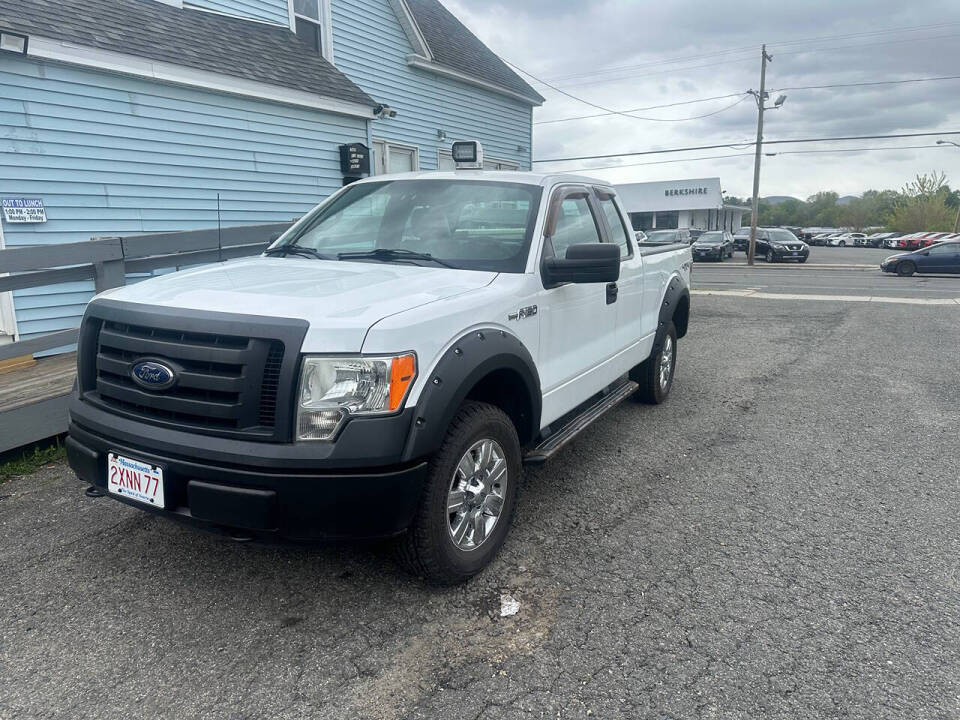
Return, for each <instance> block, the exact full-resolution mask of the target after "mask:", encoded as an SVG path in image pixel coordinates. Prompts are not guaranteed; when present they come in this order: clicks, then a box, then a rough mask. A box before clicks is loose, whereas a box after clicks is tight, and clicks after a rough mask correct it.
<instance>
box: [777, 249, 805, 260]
mask: <svg viewBox="0 0 960 720" xmlns="http://www.w3.org/2000/svg"><path fill="white" fill-rule="evenodd" d="M772 250H773V256H774V257H775V258H776V259H777V260H805V259H806V258H808V257H810V248H804V249H803V250H778V249H777V248H772Z"/></svg>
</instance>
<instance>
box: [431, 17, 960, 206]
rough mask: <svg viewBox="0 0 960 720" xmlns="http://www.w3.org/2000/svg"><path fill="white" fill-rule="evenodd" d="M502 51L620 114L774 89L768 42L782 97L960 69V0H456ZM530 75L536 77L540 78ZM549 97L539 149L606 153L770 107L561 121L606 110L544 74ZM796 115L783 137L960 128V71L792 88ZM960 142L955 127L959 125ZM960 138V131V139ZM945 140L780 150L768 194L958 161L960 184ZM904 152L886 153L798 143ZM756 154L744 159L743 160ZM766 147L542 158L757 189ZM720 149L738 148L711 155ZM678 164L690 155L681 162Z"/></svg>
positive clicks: (715, 132)
mask: <svg viewBox="0 0 960 720" xmlns="http://www.w3.org/2000/svg"><path fill="white" fill-rule="evenodd" d="M445 2H446V4H447V6H448V7H449V8H450V9H451V11H453V12H454V13H455V14H456V15H457V16H458V17H459V18H460V19H461V20H463V21H464V22H465V23H466V24H467V25H468V26H469V27H470V28H471V29H472V30H473V31H474V32H475V33H476V34H477V35H478V36H480V38H481V39H483V40H484V41H485V42H486V43H487V44H488V45H490V47H492V48H493V49H494V50H495V51H496V52H497V53H498V54H499V55H500V56H501V57H502V58H504V59H505V60H508V61H509V62H511V63H514V64H516V65H517V66H519V67H521V68H523V69H524V70H526V71H528V72H530V73H532V74H533V75H535V76H536V77H538V78H541V79H542V80H545V81H547V82H549V83H550V84H552V85H555V86H556V87H558V88H561V89H562V90H564V91H566V92H568V93H570V94H572V95H575V96H577V97H579V98H583V99H585V100H588V101H589V102H591V103H595V104H596V105H600V106H602V107H604V108H608V109H612V110H620V111H622V110H631V109H634V108H641V107H649V106H654V105H664V104H667V103H676V102H683V101H687V100H697V99H700V98H706V97H714V96H722V95H732V94H735V93H743V92H744V91H746V90H748V89H756V88H757V87H758V86H759V84H760V81H759V70H760V67H759V66H760V44H761V43H764V42H765V43H767V46H768V52H770V53H771V54H772V55H773V56H774V60H773V62H772V63H770V64H769V65H768V68H767V88H768V91H771V92H772V97H771V102H772V100H773V98H775V97H776V90H777V89H779V88H796V87H799V86H807V85H828V84H829V85H832V84H839V83H861V82H873V81H881V80H902V79H911V78H924V77H939V76H945V75H960V2H958V0H913V1H912V2H907V3H904V2H902V0H869V1H860V0H796V1H794V2H783V1H782V0H780V1H777V2H774V1H770V2H758V1H756V0H753V1H750V2H748V1H746V0H733V2H725V3H724V2H705V1H703V0H659V1H658V2H652V1H650V0H589V1H588V2H583V0H577V1H572V0H445ZM526 79H527V80H528V81H530V80H529V78H526ZM531 84H532V85H533V86H534V87H535V88H536V89H537V90H538V91H539V92H540V94H541V95H543V96H544V97H546V98H547V102H546V103H545V104H544V105H543V107H540V108H537V109H536V110H535V112H534V122H535V123H536V124H535V126H534V158H535V159H536V158H541V159H548V158H558V157H573V156H582V155H603V154H609V153H617V152H624V151H631V150H634V151H641V150H652V149H657V148H673V147H684V146H694V145H714V144H719V143H728V142H729V143H738V142H743V141H751V140H753V139H754V138H755V136H756V106H755V105H754V101H753V99H752V98H751V97H749V96H748V97H747V98H746V99H745V100H744V101H743V102H740V103H739V104H737V105H735V106H734V107H732V108H731V109H729V110H723V109H724V108H726V107H729V106H730V105H731V104H733V103H736V102H737V100H738V99H739V98H738V97H736V96H734V97H727V98H721V99H716V100H711V101H707V102H700V103H693V104H685V105H677V106H675V107H667V108H657V109H651V110H645V111H640V112H637V113H635V114H636V115H640V116H643V117H648V118H660V119H671V120H673V119H678V118H692V117H693V116H700V115H705V114H707V113H712V112H714V111H718V110H722V112H719V113H717V114H715V115H712V116H710V117H704V118H700V119H689V120H685V121H682V122H656V121H650V120H639V119H632V118H627V117H623V116H619V115H605V116H602V117H594V118H589V119H583V120H570V121H566V122H549V121H551V120H559V119H565V118H570V117H575V116H582V115H593V114H596V113H600V112H602V111H601V110H597V109H596V108H592V107H590V106H589V105H586V104H584V103H581V102H578V101H576V100H573V99H570V98H568V97H565V96H563V95H562V94H560V93H558V92H556V91H554V90H551V89H550V88H547V87H544V86H543V85H540V84H538V83H536V82H532V81H531ZM784 92H785V93H786V94H787V95H788V99H787V101H786V104H785V105H784V107H783V108H782V109H781V110H777V111H776V112H770V113H767V114H766V121H765V124H766V127H765V132H764V136H765V138H766V139H768V140H774V139H789V138H807V137H829V136H839V135H871V134H892V133H901V132H934V131H936V132H942V131H947V130H960V80H945V81H939V82H922V83H911V84H900V85H875V86H865V87H846V88H829V89H812V90H810V89H808V90H800V89H796V90H785V91H784ZM944 137H947V138H949V137H950V136H944ZM952 139H953V140H954V141H956V142H958V143H960V135H958V136H954V137H953V138H952ZM936 140H937V138H936V137H933V138H910V139H900V140H865V141H857V142H847V143H819V144H816V145H813V144H806V145H790V146H771V147H768V148H767V149H766V151H767V152H778V153H779V154H778V155H777V156H776V157H764V162H763V171H762V175H761V181H762V182H761V191H760V192H761V195H794V196H797V197H802V198H803V197H807V196H808V195H810V194H812V193H814V192H816V191H818V190H835V191H837V192H839V193H840V194H841V195H847V194H859V193H861V192H862V191H863V190H865V189H868V188H878V189H881V188H899V187H900V186H902V185H903V183H904V182H906V181H907V180H909V179H911V178H912V177H913V176H914V175H915V174H916V173H917V172H929V171H931V170H942V171H945V172H946V173H947V175H948V177H949V178H950V179H951V180H952V181H953V184H954V186H957V185H960V148H955V147H951V146H946V147H942V146H941V147H933V148H918V149H904V148H903V146H916V145H934V144H935V142H936ZM844 147H846V148H862V147H889V148H897V147H900V148H901V149H891V150H886V151H873V152H845V153H810V152H805V153H798V154H783V152H784V151H798V150H804V151H809V150H828V149H830V150H835V149H840V148H844ZM741 153H743V155H740V154H741ZM751 153H752V149H751V148H739V149H737V148H724V149H720V150H707V151H698V152H689V153H685V154H671V155H653V156H639V157H632V158H631V157H624V158H617V159H613V160H609V159H608V160H593V161H578V162H568V163H557V164H537V165H535V167H537V168H540V169H554V170H560V169H574V168H576V169H584V168H587V167H595V168H597V167H600V166H603V167H604V168H607V166H611V165H618V166H619V167H615V168H610V169H603V170H601V169H596V170H593V171H592V174H594V175H597V176H600V177H604V178H607V179H609V180H612V181H615V182H630V181H634V182H637V181H644V180H667V179H677V178H694V177H705V176H717V175H719V176H720V178H721V180H722V183H723V187H724V189H725V190H727V191H728V192H729V193H730V194H732V195H739V196H748V195H750V193H751V187H752V178H753V157H752V154H751ZM715 155H737V157H726V158H716V159H709V160H699V161H695V160H693V158H698V157H700V158H702V157H709V156H715ZM664 160H671V161H679V162H670V163H666V164H656V165H652V164H644V165H638V163H652V162H658V163H662V161H664Z"/></svg>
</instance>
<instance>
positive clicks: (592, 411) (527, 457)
mask: <svg viewBox="0 0 960 720" xmlns="http://www.w3.org/2000/svg"><path fill="white" fill-rule="evenodd" d="M639 387H640V386H639V385H637V383H635V382H633V381H632V380H624V381H623V382H621V383H620V384H618V385H615V386H613V387H612V388H610V389H609V390H608V391H607V394H606V395H604V396H603V397H601V398H600V399H599V400H597V401H595V402H594V403H592V404H590V405H588V406H587V407H585V408H584V409H583V411H582V412H580V413H579V414H578V415H576V416H575V417H573V418H571V419H570V420H569V421H568V422H567V423H566V424H564V426H563V427H562V428H561V429H560V430H558V431H557V432H555V433H552V434H551V435H550V436H548V437H547V438H546V439H545V440H543V442H541V443H540V444H539V445H537V446H536V447H535V448H532V449H530V450H528V451H527V452H526V453H524V456H523V464H524V465H542V464H543V463H545V462H546V461H547V460H549V459H550V458H551V457H553V455H554V454H555V453H556V452H557V451H558V450H560V449H561V448H562V447H563V446H564V445H566V444H567V443H568V442H570V441H571V440H573V439H574V438H575V437H576V436H577V435H579V434H580V433H581V432H583V431H584V430H586V429H587V428H588V427H590V425H591V424H592V423H593V422H594V421H595V420H599V419H600V418H601V417H603V416H604V415H605V414H606V413H607V412H608V411H609V410H612V409H613V408H615V407H616V406H617V405H619V404H620V403H622V402H623V401H624V400H626V399H627V398H628V397H630V396H631V395H633V393H634V392H636V391H637V389H638V388H639Z"/></svg>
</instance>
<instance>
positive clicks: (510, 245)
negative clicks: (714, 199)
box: [66, 170, 691, 583]
mask: <svg viewBox="0 0 960 720" xmlns="http://www.w3.org/2000/svg"><path fill="white" fill-rule="evenodd" d="M626 218H627V215H626V213H625V212H624V208H623V207H622V205H621V203H620V201H619V200H618V198H617V196H616V193H615V192H614V190H613V188H612V187H611V186H610V185H609V184H607V183H605V182H602V181H599V180H594V179H591V178H588V177H580V176H574V175H543V174H533V173H523V172H482V171H461V170H458V171H455V172H429V173H427V172H416V173H405V174H400V175H385V176H375V177H371V178H367V179H365V180H361V181H359V182H356V183H353V184H351V185H348V186H347V187H345V188H343V189H342V190H340V191H338V192H337V193H335V194H334V195H332V196H331V197H330V198H328V199H327V200H326V201H324V202H323V203H322V204H320V205H319V206H318V207H316V208H315V209H314V210H312V211H311V212H310V213H308V214H307V215H305V216H304V217H303V218H301V219H300V220H299V221H298V222H296V223H295V224H294V225H293V226H292V227H291V228H290V229H289V230H288V231H287V232H286V233H284V234H283V235H282V236H281V237H280V238H279V239H278V240H276V242H274V243H273V244H272V245H271V246H270V247H269V249H268V250H267V251H266V252H265V253H264V254H263V255H260V256H257V257H251V258H245V259H241V260H235V261H231V262H226V263H222V264H215V265H208V266H204V267H200V268H197V269H194V270H188V271H183V272H178V273H173V274H168V275H164V276H160V277H156V278H152V279H149V280H146V281H143V282H140V283H137V284H135V285H130V286H126V287H122V288H118V289H114V290H110V291H107V292H105V293H102V294H100V295H98V296H97V297H96V298H94V300H93V301H92V302H91V303H90V304H89V306H88V308H87V311H86V314H85V316H84V319H83V323H82V326H81V330H80V342H79V348H78V389H77V393H76V397H75V398H74V399H73V401H72V404H71V406H70V430H69V437H68V439H67V441H66V446H67V454H68V457H69V461H70V465H71V466H72V468H73V469H74V470H75V472H76V473H77V474H78V476H79V477H80V478H81V479H82V480H84V481H86V482H89V483H91V484H92V485H94V486H96V488H99V489H101V490H102V491H104V492H106V493H107V494H108V495H109V496H111V497H113V498H116V499H117V500H120V501H122V502H125V503H128V504H130V505H133V506H135V507H138V508H141V509H146V510H149V511H152V512H155V513H162V514H164V515H167V516H171V517H174V518H177V519H181V520H184V521H186V522H190V523H194V524H197V525H201V526H205V527H207V528H210V529H221V530H228V531H230V532H233V533H238V534H248V535H249V536H252V537H256V536H260V535H265V536H273V537H279V538H286V539H304V538H308V539H309V538H319V539H322V538H337V537H340V538H342V537H350V538H358V537H396V542H397V545H398V546H399V549H400V553H399V554H400V557H401V559H402V560H403V561H404V562H405V563H406V564H407V565H408V566H409V567H410V568H411V569H412V570H413V571H414V572H416V573H417V574H419V575H421V576H423V577H425V578H426V579H427V580H429V581H431V582H435V583H453V582H458V581H462V580H464V579H466V578H468V577H470V576H472V575H473V574H475V573H477V572H478V571H479V570H481V569H482V568H483V567H484V566H485V565H486V564H487V563H489V562H490V560H491V558H492V557H493V556H494V555H495V554H496V553H497V551H498V549H499V548H500V546H501V545H502V543H503V541H504V537H505V535H506V534H507V531H508V529H509V526H510V523H511V520H512V517H513V514H514V507H515V503H516V501H517V489H518V484H519V482H520V478H521V468H522V466H523V465H524V464H525V463H526V464H530V463H541V462H544V461H545V460H547V459H548V458H549V457H550V456H551V455H553V454H554V453H555V452H557V450H558V449H559V448H560V447H562V446H563V445H564V444H565V443H566V442H567V441H569V440H570V439H571V438H572V437H573V436H574V435H576V434H577V433H578V432H580V431H581V430H582V429H583V428H584V427H586V426H587V425H588V424H589V423H590V422H592V421H593V420H595V419H596V418H598V417H600V416H601V415H602V414H603V413H604V412H605V411H606V410H609V409H610V408H612V407H613V406H615V405H616V404H617V403H619V402H620V401H621V400H623V399H625V398H627V397H629V396H632V395H635V396H636V397H637V398H638V399H641V400H644V401H647V402H649V403H660V402H662V401H663V400H664V399H665V398H666V397H667V394H668V393H669V392H670V388H671V385H672V382H673V377H674V368H675V367H676V362H677V340H678V339H679V338H682V337H683V336H684V334H685V333H686V331H687V322H688V317H689V307H690V301H689V291H688V282H689V273H690V265H691V255H690V248H689V247H688V246H686V245H666V246H653V247H646V248H645V247H643V246H642V245H638V244H637V243H636V242H635V239H634V237H633V232H632V230H631V228H630V224H629V222H628V221H627V219H626Z"/></svg>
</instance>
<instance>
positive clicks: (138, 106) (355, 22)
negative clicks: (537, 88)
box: [0, 0, 543, 342]
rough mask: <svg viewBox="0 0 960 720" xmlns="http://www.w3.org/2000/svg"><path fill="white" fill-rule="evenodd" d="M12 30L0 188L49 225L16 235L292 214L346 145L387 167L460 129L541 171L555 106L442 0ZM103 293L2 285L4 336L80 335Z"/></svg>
mask: <svg viewBox="0 0 960 720" xmlns="http://www.w3.org/2000/svg"><path fill="white" fill-rule="evenodd" d="M0 31H7V32H13V33H18V34H20V35H22V36H24V37H26V43H25V45H26V47H25V52H23V53H17V52H9V51H6V52H5V51H0V126H2V127H3V132H2V133H0V196H2V197H31V198H41V199H42V200H43V204H44V208H45V212H46V218H47V220H46V222H43V223H11V222H2V225H0V245H5V246H7V247H15V246H22V245H36V244H50V245H55V244H57V243H63V242H77V241H84V240H87V239H89V238H91V237H95V236H104V235H130V234H135V233H142V232H159V231H173V230H188V229H196V228H208V227H216V226H217V223H218V222H219V223H221V224H222V225H224V226H227V225H239V224H248V223H267V222H276V221H283V220H289V219H291V218H294V217H297V216H299V215H302V214H303V213H304V212H305V211H306V210H308V209H309V208H310V207H312V206H313V205H315V204H316V203H317V202H319V201H320V200H322V199H323V198H324V197H325V196H327V195H329V194H330V193H331V192H333V191H334V190H335V189H336V188H338V187H340V186H341V185H342V184H343V182H344V181H345V180H344V176H343V174H342V172H341V169H340V160H339V146H340V145H343V144H347V143H356V142H359V143H364V144H366V145H368V146H370V147H371V148H372V150H373V163H372V166H373V172H379V173H382V172H391V171H392V172H397V171H402V170H410V169H424V170H430V169H435V168H438V167H441V168H443V167H449V166H450V163H451V161H450V157H449V152H448V149H449V147H450V144H451V143H452V142H453V141H455V140H459V139H477V140H480V141H481V142H482V143H483V145H484V150H485V157H486V160H487V163H488V164H489V165H491V166H495V167H501V168H514V169H528V168H529V166H530V159H531V146H532V143H531V132H532V109H533V107H534V106H535V105H538V104H540V103H541V102H542V101H543V98H541V97H540V96H539V95H538V94H537V93H536V92H534V91H533V89H532V88H530V87H529V86H528V85H527V84H526V83H524V82H523V80H521V79H520V78H519V77H518V76H517V75H515V74H514V73H513V72H512V71H511V70H510V69H509V68H507V66H506V65H504V64H503V62H502V61H500V60H499V58H497V57H496V55H494V53H492V52H491V51H490V50H489V49H488V48H486V47H485V46H484V45H483V43H481V42H480V41H479V40H478V39H477V38H476V37H475V36H473V35H472V34H471V33H470V31H469V30H467V28H465V27H464V26H463V25H462V24H461V23H459V21H457V19H456V18H455V17H454V16H453V15H452V14H450V13H449V12H448V11H447V10H446V9H445V8H444V7H443V6H442V5H441V4H440V3H439V2H438V1H437V0H193V1H192V2H186V0H184V1H183V2H180V0H0ZM394 113H395V115H394ZM2 271H3V268H0V272H2ZM92 291H93V288H92V286H91V285H90V284H88V283H73V284H64V285H58V286H50V287H43V288H32V289H28V290H22V291H18V292H17V293H15V294H14V296H13V297H12V298H11V297H10V294H9V293H7V294H3V293H0V342H2V341H3V337H4V335H5V336H6V337H7V338H8V339H9V338H12V337H13V336H14V334H16V337H17V339H25V338H28V337H30V336H31V335H35V334H38V333H45V332H50V331H54V330H60V329H66V328H70V327H75V326H76V325H78V323H79V320H80V317H81V315H82V313H83V309H84V307H85V305H86V302H87V301H88V300H89V298H90V296H91V294H92Z"/></svg>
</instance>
